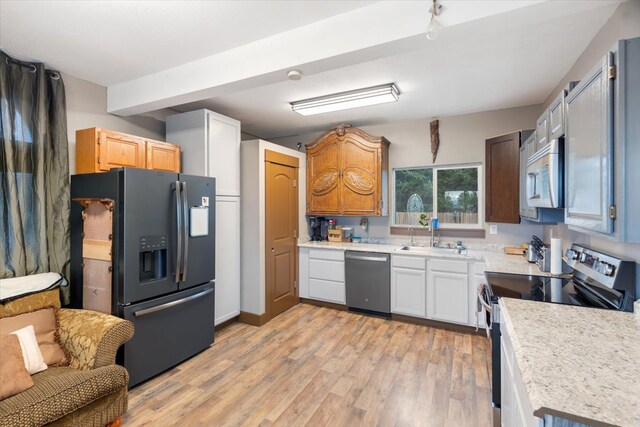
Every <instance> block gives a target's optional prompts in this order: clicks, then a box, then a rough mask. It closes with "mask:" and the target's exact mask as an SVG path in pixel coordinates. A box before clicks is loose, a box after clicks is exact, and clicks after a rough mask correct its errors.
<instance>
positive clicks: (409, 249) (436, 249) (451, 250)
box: [396, 245, 459, 254]
mask: <svg viewBox="0 0 640 427" xmlns="http://www.w3.org/2000/svg"><path fill="white" fill-rule="evenodd" d="M396 251H398V252H436V253H438V252H439V253H443V254H459V252H458V250H457V249H456V248H446V247H437V246H436V247H433V248H432V247H430V246H407V245H405V246H400V247H399V248H398V249H396Z"/></svg>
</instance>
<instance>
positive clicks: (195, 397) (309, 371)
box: [124, 304, 491, 427]
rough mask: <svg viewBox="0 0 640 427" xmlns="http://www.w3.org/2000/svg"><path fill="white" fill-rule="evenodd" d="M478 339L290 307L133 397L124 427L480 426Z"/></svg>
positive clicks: (483, 415) (484, 373)
mask: <svg viewBox="0 0 640 427" xmlns="http://www.w3.org/2000/svg"><path fill="white" fill-rule="evenodd" d="M490 384H491V383H490V342H489V340H487V339H486V338H484V337H481V336H472V335H466V334H462V333H455V332H449V331H444V330H440V329H434V328H429V327H426V326H418V325H411V324H406V323H401V322H396V321H390V320H384V319H379V318H374V317H368V316H362V315H359V314H353V313H348V312H343V311H336V310H332V309H328V308H320V307H315V306H311V305H306V304H300V305H297V306H295V307H294V308H292V309H290V310H289V311H287V312H285V313H283V314H281V315H280V316H278V317H277V318H275V319H273V320H272V321H271V322H269V323H267V324H266V325H264V326H263V327H261V328H257V327H254V326H249V325H246V324H241V323H236V324H233V325H230V326H228V327H227V328H225V329H223V330H222V331H220V332H219V333H217V335H216V342H215V344H214V345H213V346H212V347H211V348H209V349H207V350H206V351H204V352H202V353H200V354H199V355H197V356H195V357H193V358H191V359H190V360H188V361H187V362H185V363H183V364H182V365H180V366H178V367H176V368H174V369H172V370H170V371H168V372H166V373H164V374H162V375H161V376H158V377H156V378H154V379H153V380H151V381H148V382H146V383H144V384H142V385H141V386H138V387H137V388H135V389H133V390H132V391H131V392H130V395H129V411H128V412H127V414H126V415H125V417H124V425H125V426H134V425H135V426H137V425H154V426H155V425H157V426H173V425H180V426H271V425H277V426H304V425H308V426H325V425H327V426H332V427H339V426H350V427H351V426H358V425H361V426H376V425H377V426H421V425H424V426H456V427H457V426H474V427H475V426H490V425H491V392H490V387H491V385H490Z"/></svg>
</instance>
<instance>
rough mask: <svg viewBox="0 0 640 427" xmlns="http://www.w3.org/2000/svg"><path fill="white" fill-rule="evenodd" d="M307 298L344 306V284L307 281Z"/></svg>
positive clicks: (318, 280) (319, 280)
mask: <svg viewBox="0 0 640 427" xmlns="http://www.w3.org/2000/svg"><path fill="white" fill-rule="evenodd" d="M309 298H313V299H319V300H323V301H329V302H334V303H337V304H346V299H345V287H344V282H331V281H328V280H321V279H309Z"/></svg>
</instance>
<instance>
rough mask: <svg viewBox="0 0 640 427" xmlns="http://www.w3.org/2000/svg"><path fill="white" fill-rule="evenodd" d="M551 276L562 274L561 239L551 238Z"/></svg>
mask: <svg viewBox="0 0 640 427" xmlns="http://www.w3.org/2000/svg"><path fill="white" fill-rule="evenodd" d="M550 255H551V274H562V239H556V238H555V237H552V238H551V254H550Z"/></svg>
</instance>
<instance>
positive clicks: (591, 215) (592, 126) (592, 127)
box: [565, 53, 614, 235]
mask: <svg viewBox="0 0 640 427" xmlns="http://www.w3.org/2000/svg"><path fill="white" fill-rule="evenodd" d="M610 66H613V53H610V54H608V55H607V56H605V57H604V58H602V60H601V61H600V63H599V64H598V65H597V66H596V67H595V68H594V69H593V70H591V71H590V72H589V74H587V75H586V76H585V77H584V78H583V79H582V80H581V81H580V83H579V84H578V85H577V86H576V87H575V89H573V91H571V93H570V94H569V95H568V97H567V103H566V114H567V120H566V128H567V129H566V130H567V132H566V135H567V137H566V139H565V173H566V200H565V203H566V212H565V222H566V223H567V224H569V225H572V226H578V227H580V228H583V229H585V230H589V231H594V232H598V233H602V234H605V235H611V234H612V233H613V219H612V218H611V215H610V209H612V207H613V205H614V202H613V170H614V169H613V168H614V164H613V108H612V107H613V88H614V87H613V79H612V78H610V77H609V72H608V70H609V67H610Z"/></svg>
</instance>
